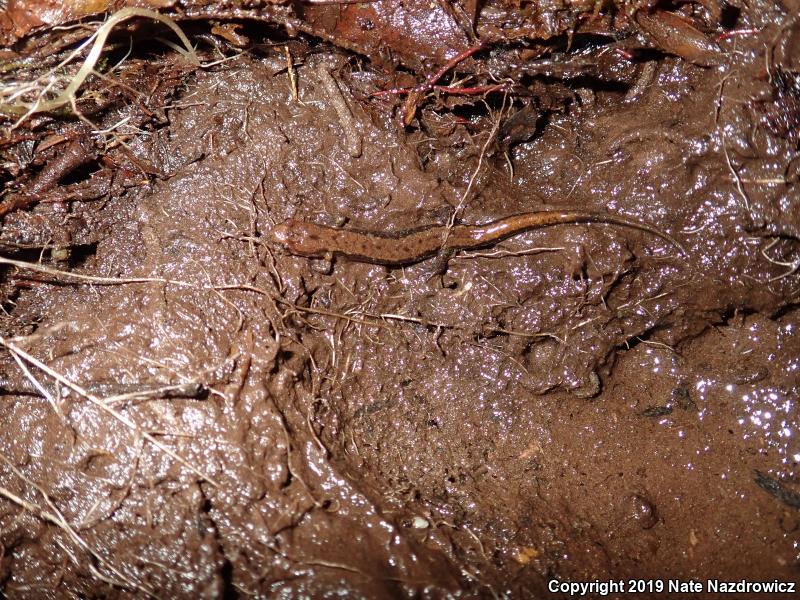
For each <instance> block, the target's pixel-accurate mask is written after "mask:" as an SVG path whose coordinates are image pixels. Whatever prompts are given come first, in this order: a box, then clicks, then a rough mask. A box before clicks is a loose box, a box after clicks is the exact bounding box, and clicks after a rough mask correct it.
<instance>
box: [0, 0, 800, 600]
mask: <svg viewBox="0 0 800 600" xmlns="http://www.w3.org/2000/svg"><path fill="white" fill-rule="evenodd" d="M792 12H793V11H792V9H791V7H788V8H787V7H784V6H782V5H780V4H772V3H769V2H757V3H754V4H750V5H743V6H742V7H741V11H740V12H737V14H736V18H735V19H734V20H733V22H730V23H727V25H726V28H727V29H719V31H718V33H719V32H725V31H728V32H731V31H732V32H734V33H733V34H729V35H724V36H723V35H720V36H719V38H718V43H719V47H720V57H721V58H720V60H719V61H718V62H719V64H718V65H713V66H710V67H709V66H699V65H697V64H692V62H690V61H688V60H685V59H684V58H680V57H677V56H674V55H672V54H671V53H668V52H664V51H663V49H659V48H653V47H650V48H649V49H647V50H644V51H642V52H640V53H637V54H636V55H635V56H633V57H632V55H631V54H630V52H629V50H630V45H631V44H632V43H634V42H636V43H638V42H641V41H642V40H641V38H633V40H634V41H633V42H632V41H631V40H629V41H628V42H626V44H625V46H624V47H621V46H619V42H618V41H615V40H611V39H608V38H607V37H603V36H584V37H580V36H579V37H577V38H576V39H575V40H570V41H569V43H568V42H567V40H564V41H563V44H564V45H563V47H562V48H559V49H558V53H557V54H556V53H555V51H553V56H557V57H558V60H559V61H560V62H561V63H563V65H566V66H564V68H563V69H562V71H563V72H562V73H561V75H559V74H558V73H555V71H551V72H548V73H546V74H540V75H537V74H533V75H532V74H531V72H530V70H529V71H526V73H527V74H526V75H525V77H524V78H523V79H522V80H523V81H524V83H525V86H526V89H527V90H528V94H527V95H522V94H520V93H519V92H520V90H519V88H513V89H512V88H504V89H502V90H495V91H494V92H492V93H489V94H486V95H484V94H480V95H477V96H467V97H461V96H455V95H451V94H448V93H447V92H446V91H442V90H439V91H437V92H434V93H433V94H435V97H434V96H430V95H429V96H428V97H426V99H424V100H422V101H420V103H419V105H418V106H416V107H415V112H414V114H413V115H409V111H408V105H404V104H403V99H402V98H400V99H398V98H397V97H395V96H393V95H388V96H371V94H372V93H373V92H375V91H378V90H382V89H386V88H389V87H392V86H393V85H405V86H408V85H413V84H414V83H415V82H419V81H422V80H424V77H425V75H424V73H422V72H421V71H420V72H419V74H415V73H414V72H412V71H405V72H400V74H399V75H398V74H395V75H393V76H392V77H394V79H393V78H392V77H389V76H387V71H386V69H385V68H384V67H377V66H376V64H375V63H370V62H369V61H367V60H365V59H364V58H363V56H360V55H358V54H353V53H350V52H348V51H345V50H342V49H337V48H334V47H333V46H330V45H327V44H326V43H322V42H320V41H319V40H318V39H316V38H313V37H309V38H300V40H299V41H298V40H297V39H292V40H285V38H280V40H281V43H278V42H275V44H274V45H269V44H268V43H266V41H269V39H270V38H265V40H266V41H265V42H264V43H263V44H261V45H260V47H259V48H258V49H257V50H254V51H249V52H246V53H243V54H240V55H238V56H237V55H235V54H236V53H234V52H231V53H229V56H228V59H227V60H225V61H224V62H221V63H219V64H216V65H211V66H205V67H203V68H190V67H187V66H186V65H185V64H183V63H181V62H180V60H179V59H178V58H176V57H175V56H174V55H172V54H170V53H169V52H167V51H165V50H163V49H159V53H160V54H159V56H158V57H155V58H154V57H149V58H148V61H149V63H148V64H149V65H151V66H150V67H147V68H145V67H140V68H139V70H138V71H136V72H135V73H133V75H131V74H130V73H129V75H130V77H133V76H134V75H135V76H136V77H139V78H140V79H135V80H134V79H131V80H129V82H130V84H131V85H130V86H131V87H136V86H141V89H143V88H144V87H146V88H147V89H148V90H149V89H151V84H154V82H156V83H158V82H160V84H162V86H163V88H164V89H165V90H167V91H164V93H163V94H162V95H161V96H159V97H158V98H157V100H158V101H159V102H160V105H161V110H160V112H158V113H157V114H156V117H157V118H155V119H154V120H151V121H149V122H148V125H147V126H142V127H141V128H138V129H137V128H136V127H133V126H130V127H129V129H125V127H126V125H127V123H122V124H119V123H120V122H121V121H122V120H123V119H124V118H125V117H126V116H129V117H130V116H131V115H133V118H131V120H130V122H131V123H133V122H136V119H137V118H140V117H141V115H142V114H145V112H147V111H145V110H144V108H143V107H142V106H141V105H137V104H136V103H133V102H130V103H123V105H122V108H115V109H114V110H109V111H108V113H107V114H106V113H104V114H102V115H101V114H98V115H97V116H96V117H95V118H96V119H97V120H98V121H100V120H102V123H103V124H105V126H106V127H111V126H112V125H115V124H116V125H117V128H116V129H115V130H114V131H112V132H109V131H106V132H104V133H97V132H95V133H93V134H92V133H89V132H87V131H85V130H83V129H80V127H84V126H85V124H83V123H82V122H80V121H78V125H75V126H74V128H73V129H72V130H70V131H73V132H75V131H78V132H79V133H80V136H73V138H74V139H78V140H79V141H78V142H75V141H74V140H73V141H70V138H69V137H65V139H64V140H60V141H59V140H55V141H53V140H52V139H50V140H48V143H49V144H50V146H48V147H47V149H45V150H40V161H39V162H38V163H37V162H36V159H35V158H31V160H30V161H28V162H27V163H25V165H26V167H25V168H24V169H21V170H20V171H18V172H16V175H15V176H16V178H17V180H16V182H15V181H14V179H13V178H12V177H11V175H8V176H7V182H6V183H7V186H8V190H10V192H8V194H7V195H6V196H5V199H4V202H5V204H4V205H3V206H4V207H5V209H4V211H5V216H4V223H3V230H2V234H0V244H2V247H3V252H2V255H3V257H5V258H6V259H13V260H17V261H25V262H27V263H29V264H31V263H35V264H34V266H33V267H31V266H25V265H19V264H17V265H13V264H8V263H7V262H6V263H4V264H5V267H4V269H5V270H4V271H3V279H4V283H3V288H2V290H3V296H4V305H3V306H4V313H3V315H2V322H0V329H1V330H2V338H3V340H4V346H5V350H4V351H3V354H2V357H0V360H1V361H2V362H0V375H1V376H2V379H1V380H0V384H2V390H3V396H2V399H1V400H0V423H1V424H2V425H1V427H2V429H0V459H2V460H1V461H0V493H2V498H0V595H2V596H5V597H8V598H45V597H49V598H64V597H84V598H85V597H113V598H122V597H145V596H148V595H150V596H155V597H171V598H197V597H202V598H216V597H226V598H233V597H242V598H244V597H281V598H295V597H310V598H316V597H337V596H348V597H363V598H383V597H423V598H441V597H487V598H491V597H519V598H530V597H550V596H553V597H556V596H557V595H553V594H550V593H549V592H548V591H547V585H548V582H549V581H550V580H551V579H553V578H557V579H560V580H562V581H585V580H596V579H599V580H608V579H626V580H627V579H629V578H658V579H667V578H676V579H681V580H689V579H698V580H702V581H705V580H706V579H714V578H719V579H725V580H741V579H743V578H744V579H748V580H754V581H772V580H774V579H778V580H782V581H791V582H800V512H798V510H800V479H798V476H800V471H798V462H800V442H798V438H797V436H798V433H800V431H798V408H797V403H798V395H799V394H800V378H799V377H798V371H800V338H799V337H798V336H797V333H796V330H797V328H798V327H800V310H798V297H800V296H799V295H800V273H798V266H800V194H798V187H797V186H798V173H800V170H799V169H800V167H799V166H798V165H800V162H799V161H800V159H798V137H799V136H800V133H798V125H800V84H798V79H797V75H796V73H797V72H798V71H800V58H799V57H800V51H798V50H799V49H800V20H798V19H797V18H796V14H795V15H794V16H792ZM720 27H722V26H720ZM250 34H251V36H252V31H251V32H250ZM270 35H277V34H270ZM275 39H279V38H275ZM651 41H652V40H651ZM284 42H286V45H285V48H286V51H288V52H289V53H290V55H291V56H292V58H291V63H290V66H288V67H287V58H286V52H285V51H284ZM618 48H620V51H618V50H617V49H618ZM120 52H121V54H124V52H125V49H123V50H120ZM481 52H482V54H478V55H477V58H476V60H477V61H481V60H483V61H484V63H483V64H488V62H490V61H491V60H496V61H497V60H500V59H499V58H497V57H495V56H494V55H492V53H491V51H490V50H482V51H481ZM515 52H516V50H515ZM517 55H521V54H520V53H519V52H517ZM134 58H137V59H138V58H141V57H140V56H139V55H137V54H135V53H134ZM205 58H206V57H204V59H205ZM502 58H503V60H506V61H508V60H510V59H509V58H508V56H507V55H504V56H503V57H502ZM156 59H157V60H158V61H161V63H160V67H158V68H156V67H152V65H154V64H156V62H154V61H156ZM470 60H472V58H470ZM547 60H551V62H552V61H553V60H555V59H553V58H552V56H551V57H550V58H548V59H547ZM206 62H210V58H209V59H208V61H206ZM132 64H133V63H132ZM137 64H143V63H137ZM548 64H550V63H548ZM587 64H589V65H590V66H589V67H587V66H586V65H587ZM576 65H578V66H576ZM412 66H413V65H412ZM495 66H496V65H495ZM517 67H519V69H520V72H521V71H522V70H524V69H525V68H527V67H524V65H523V66H519V65H517V66H516V67H515V66H514V65H510V63H509V62H506V63H505V68H506V70H507V71H508V72H513V71H514V69H516V68H517ZM465 68H466V67H465ZM471 68H475V67H471ZM548 68H550V67H548ZM147 69H152V70H150V71H148V70H147ZM587 69H588V70H587ZM564 72H566V75H564ZM331 77H332V78H333V81H334V82H335V83H334V86H333V87H331V79H330V78H331ZM403 77H404V78H405V79H402V78H403ZM398 78H399V79H400V80H401V81H400V83H399V84H398V83H397V81H398ZM142 82H148V85H146V86H145V84H144V83H142ZM165 82H168V83H169V85H167V83H165ZM409 82H410V83H409ZM152 89H153V92H152V97H155V96H158V94H159V93H160V92H159V90H161V89H162V88H159V87H158V86H156V85H152ZM343 107H344V112H343ZM149 112H153V111H149ZM404 117H413V119H410V121H411V122H410V123H409V125H408V126H403V125H402V123H400V120H401V119H403V118H404ZM88 118H89V120H90V121H91V120H92V116H91V115H89V116H88ZM150 118H151V115H150V114H148V119H150ZM140 122H143V121H140ZM7 123H8V124H9V125H10V124H11V121H7ZM41 123H42V122H40V126H41V127H44V125H41ZM153 123H155V124H153ZM45 125H47V126H49V127H51V128H52V127H55V125H53V124H52V122H49V121H48V122H47V123H45ZM25 131H26V130H25V129H24V128H22V129H19V128H17V129H14V130H13V132H12V131H11V130H10V128H9V131H8V132H7V135H9V136H11V135H17V134H19V133H20V132H23V133H24V132H25ZM30 131H33V132H35V131H36V129H35V127H32V128H31V130H30ZM115 135H116V136H117V137H114V136H115ZM81 136H82V137H81ZM6 139H10V138H8V137H7V138H6ZM30 139H31V140H33V139H36V136H35V135H33V134H32V135H31V136H30ZM87 139H88V140H90V142H87V141H86V140H87ZM120 140H121V142H123V143H118V142H120ZM29 142H30V141H28V142H26V141H25V140H21V141H20V140H17V141H16V142H15V144H16V145H11V146H8V147H7V148H6V151H5V152H6V154H5V160H6V162H7V163H8V162H14V160H16V161H17V163H19V164H22V163H23V162H24V161H21V160H20V159H19V157H20V156H21V154H22V148H23V147H25V148H27V149H28V151H29V152H30V153H31V156H32V157H33V156H35V153H34V146H33V144H30V143H29ZM26 143H28V144H29V145H28V146H24V144H26ZM37 143H38V144H40V148H41V144H42V141H41V140H40V139H39V140H38V141H37ZM20 144H23V145H22V146H20ZM80 144H84V145H86V144H89V146H90V147H91V150H86V148H85V147H84V150H81V146H80ZM101 145H102V146H103V149H104V153H105V156H112V157H116V158H115V159H114V160H111V161H109V160H106V161H105V162H104V161H103V159H102V158H100V157H99V156H100V155H102V154H103V153H102V152H99V151H98V148H99V147H100V146H101ZM48 152H49V153H48ZM64 156H77V157H80V160H78V159H77V158H76V159H75V160H74V161H73V163H74V164H71V166H69V167H68V168H67V167H63V165H62V167H63V168H62V169H61V170H60V171H59V170H58V169H57V168H54V167H52V165H54V164H56V163H57V161H58V160H62V163H63V161H64V159H63V157H64ZM12 159H13V160H12ZM48 164H49V165H50V168H51V169H52V170H54V172H55V173H56V174H55V175H51V176H50V179H51V180H53V181H50V182H49V183H47V182H46V181H44V180H45V179H46V178H45V177H44V176H42V173H45V174H46V173H47V170H48V166H47V165H48ZM6 170H7V172H8V173H11V171H12V170H11V169H10V167H6ZM12 174H13V173H12ZM37 175H38V179H37ZM46 183H47V185H45V184H46ZM37 186H38V187H37ZM43 190H44V191H43ZM98 190H99V191H98ZM32 192H36V193H37V194H39V196H37V199H36V201H34V200H29V199H26V198H27V196H26V194H28V195H31V193H32ZM11 201H13V207H11V205H10V204H9V203H10V202H11ZM543 208H559V209H560V208H571V209H578V210H592V211H603V212H608V213H613V214H617V215H623V216H626V217H628V218H630V219H635V220H637V221H641V222H644V223H648V224H651V225H652V226H654V227H655V228H657V229H658V230H659V231H661V232H663V233H665V234H667V235H668V236H671V237H672V238H674V239H675V240H676V241H677V242H678V244H679V245H680V246H678V245H676V244H674V243H671V242H669V241H668V240H665V239H663V238H660V237H658V236H656V235H653V234H651V233H648V232H644V231H639V230H635V229H630V228H625V227H618V226H612V225H608V224H597V223H592V224H565V225H559V226H555V227H550V228H546V229H542V230H537V231H531V232H527V233H524V234H521V235H518V236H514V237H512V238H510V239H508V240H506V241H503V242H502V243H500V244H497V245H492V246H491V247H488V248H484V249H481V250H477V251H469V252H467V251H464V252H459V253H458V254H456V256H454V257H453V258H452V259H451V260H450V261H449V264H448V265H447V269H446V272H445V273H444V274H443V275H442V274H437V268H436V267H438V266H441V265H440V264H439V263H437V261H436V260H435V259H434V260H429V261H423V262H420V263H416V264H410V265H406V266H402V267H386V266H382V265H375V264H367V263H363V262H358V261H352V260H348V259H347V258H345V257H337V258H334V260H332V261H330V260H326V259H310V258H306V257H301V256H295V255H292V254H290V253H289V252H287V251H286V249H285V248H283V247H281V246H280V245H279V244H276V243H274V242H273V241H271V239H270V237H269V232H270V231H271V230H272V229H273V228H274V227H275V225H277V224H279V223H281V222H283V221H284V220H285V219H288V218H290V217H293V218H297V219H300V220H302V221H312V222H316V223H320V224H325V225H331V226H344V227H354V228H360V229H365V230H370V231H378V232H399V231H403V230H407V229H410V228H414V227H419V226H422V225H427V224H437V223H438V224H441V223H443V222H446V221H447V219H448V218H450V217H451V216H452V218H454V219H455V220H456V222H462V223H469V224H472V223H482V222H486V221H489V220H492V219H495V218H499V217H502V216H506V215H511V214H516V213H522V212H528V211H536V210H541V209H543ZM681 247H682V248H683V249H684V250H685V252H683V253H682V251H681ZM37 264H38V265H40V266H39V267H38V268H37V267H36V265H37ZM75 274H78V275H79V277H82V278H76V277H75ZM34 360H39V361H41V363H39V364H40V365H41V364H42V363H44V365H42V366H46V367H47V368H48V369H49V371H48V372H45V371H44V370H42V368H41V367H40V366H37V364H36V363H34V362H33V361H34ZM58 378H60V379H58ZM670 596H672V597H681V598H687V597H709V596H708V594H695V595H691V594H684V595H674V594H673V595H670V594H661V595H660V597H670ZM727 597H730V596H727ZM742 597H744V596H742Z"/></svg>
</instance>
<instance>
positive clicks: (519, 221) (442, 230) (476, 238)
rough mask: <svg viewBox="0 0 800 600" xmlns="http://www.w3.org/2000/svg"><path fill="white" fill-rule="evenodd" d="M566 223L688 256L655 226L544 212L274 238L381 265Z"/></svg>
mask: <svg viewBox="0 0 800 600" xmlns="http://www.w3.org/2000/svg"><path fill="white" fill-rule="evenodd" d="M564 223H606V224H609V225H619V226H621V227H630V228H632V229H638V230H640V231H646V232H648V233H652V234H653V235H655V236H658V237H660V238H662V239H664V240H666V241H668V242H670V243H671V244H672V245H674V246H675V247H676V248H678V249H679V250H680V251H681V253H682V254H684V255H685V254H686V252H685V251H684V249H683V247H682V246H681V245H680V244H679V243H678V242H677V241H676V240H675V239H674V238H672V237H671V236H669V235H668V234H666V233H664V232H662V231H659V230H658V229H656V228H655V227H652V226H650V225H647V224H646V223H641V222H639V221H634V220H631V219H626V218H625V217H620V216H616V215H612V214H607V213H599V212H597V213H595V212H588V211H561V210H543V211H537V212H528V213H522V214H518V215H512V216H510V217H504V218H502V219H497V220H496V221H491V222H489V223H486V224H484V225H454V226H453V227H451V228H449V230H448V228H447V227H446V226H444V225H431V226H427V227H422V228H419V229H413V230H410V231H404V232H400V233H396V234H392V233H379V232H374V231H364V230H360V229H336V228H334V227H326V226H325V225H317V224H316V223H311V222H308V221H299V220H297V219H289V220H288V221H284V222H283V223H281V224H280V225H277V226H275V227H274V228H273V229H272V231H270V233H269V237H270V239H271V240H272V241H273V242H276V243H278V244H280V245H281V246H283V247H284V248H286V250H288V251H289V252H290V253H291V254H296V255H298V256H306V257H309V258H324V257H331V256H344V257H346V258H349V259H351V260H355V261H359V262H368V263H376V264H381V265H394V266H398V265H407V264H411V263H415V262H419V261H421V260H424V259H426V258H430V257H432V256H436V255H437V254H443V253H447V252H453V251H456V250H468V249H474V248H483V247H486V246H491V245H492V244H496V243H497V242H500V241H502V240H505V239H507V238H510V237H512V236H515V235H518V234H520V233H523V232H525V231H530V230H531V229H540V228H542V227H549V226H551V225H560V224H564Z"/></svg>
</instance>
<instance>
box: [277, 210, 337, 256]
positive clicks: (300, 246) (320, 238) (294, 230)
mask: <svg viewBox="0 0 800 600" xmlns="http://www.w3.org/2000/svg"><path fill="white" fill-rule="evenodd" d="M324 234H325V232H324V228H323V227H321V226H320V225H315V224H313V223H307V222H305V221H298V220H297V219H288V220H287V221H284V222H283V223H281V224H280V225H276V226H275V227H273V228H272V230H271V231H270V232H269V233H268V234H267V237H268V239H269V240H270V241H271V242H274V243H276V244H280V245H281V246H283V247H284V248H285V249H286V250H287V251H288V252H290V253H291V254H296V255H297V256H307V257H309V258H322V257H324V256H325V254H326V253H328V251H329V248H328V244H327V243H326V241H325V239H324V237H325V235H324Z"/></svg>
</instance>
